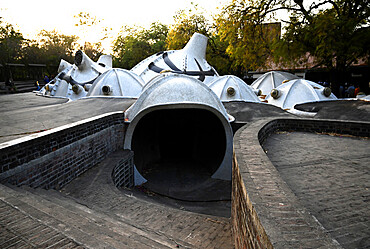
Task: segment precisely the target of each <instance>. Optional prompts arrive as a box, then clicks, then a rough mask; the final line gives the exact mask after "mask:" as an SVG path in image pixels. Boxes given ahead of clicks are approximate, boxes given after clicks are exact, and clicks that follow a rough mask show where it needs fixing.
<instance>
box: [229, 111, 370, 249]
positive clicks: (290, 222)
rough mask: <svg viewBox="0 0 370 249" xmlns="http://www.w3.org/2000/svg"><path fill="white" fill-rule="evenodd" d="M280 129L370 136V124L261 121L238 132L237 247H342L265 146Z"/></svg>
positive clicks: (235, 169) (234, 226)
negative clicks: (304, 202)
mask: <svg viewBox="0 0 370 249" xmlns="http://www.w3.org/2000/svg"><path fill="white" fill-rule="evenodd" d="M276 131H306V132H323V133H338V134H349V135H354V136H363V137H369V136H370V123H368V122H347V121H333V120H313V119H273V118H272V119H268V120H259V121H256V122H253V123H252V124H250V125H249V124H247V125H245V126H243V127H242V128H240V129H239V130H238V131H237V132H236V134H235V136H234V153H235V156H234V163H233V193H232V195H233V196H232V223H233V224H232V230H233V235H234V238H235V247H236V248H300V247H303V248H309V247H315V248H318V247H322V248H340V245H339V244H338V243H337V242H336V241H335V240H332V239H331V238H330V237H329V236H328V235H327V234H326V232H325V230H324V228H323V227H322V226H321V224H320V223H319V222H317V221H316V220H315V219H314V218H313V217H312V216H311V215H309V213H308V212H307V210H306V209H305V208H304V207H303V206H301V204H300V203H299V201H298V199H297V197H296V196H295V195H294V193H293V192H292V191H291V189H290V188H289V187H288V185H287V184H286V183H285V182H284V181H283V180H282V179H281V177H280V175H279V172H278V171H277V170H276V168H275V167H274V165H273V164H272V163H271V161H270V160H269V158H268V157H267V156H266V154H265V152H264V151H263V149H262V147H261V144H263V142H264V141H265V140H266V138H267V137H268V136H269V135H270V134H272V133H274V132H276Z"/></svg>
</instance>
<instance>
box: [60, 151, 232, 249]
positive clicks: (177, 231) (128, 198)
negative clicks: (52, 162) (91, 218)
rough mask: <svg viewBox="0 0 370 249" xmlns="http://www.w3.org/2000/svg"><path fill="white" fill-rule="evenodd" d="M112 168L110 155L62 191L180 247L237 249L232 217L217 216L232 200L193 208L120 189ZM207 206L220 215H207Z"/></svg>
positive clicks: (91, 206)
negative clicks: (114, 178)
mask: <svg viewBox="0 0 370 249" xmlns="http://www.w3.org/2000/svg"><path fill="white" fill-rule="evenodd" d="M110 167H111V163H110V162H109V157H108V159H106V160H104V161H103V162H102V163H100V164H98V165H97V166H96V167H94V168H92V169H90V170H89V171H88V172H86V173H84V174H83V175H82V176H81V177H78V178H76V179H75V180H73V181H72V182H71V183H70V184H68V185H67V186H66V187H65V188H64V189H62V193H63V194H65V195H67V196H69V197H72V198H75V199H76V200H77V201H78V202H79V203H81V204H83V205H86V206H87V207H89V208H91V209H93V210H97V211H99V212H104V213H106V214H108V215H109V216H111V217H114V218H115V219H118V220H120V221H122V222H124V223H126V224H128V225H131V226H135V227H137V228H139V229H142V230H148V231H153V232H155V233H158V234H160V235H161V236H165V237H168V238H169V239H170V240H173V241H174V242H176V244H177V245H178V246H179V247H178V248H202V249H203V248H225V249H229V248H234V245H233V239H232V235H231V225H230V218H227V217H220V216H218V215H219V214H222V215H223V216H225V212H224V211H225V209H227V213H228V214H230V210H231V207H230V202H219V203H218V204H217V202H210V203H207V202H204V203H202V202H197V203H194V204H193V205H194V206H195V207H194V206H193V207H191V206H192V205H191V202H187V204H186V202H177V203H173V202H171V203H168V201H167V203H165V202H166V201H165V200H164V199H163V198H160V197H159V196H158V197H156V196H147V195H145V194H143V193H140V192H138V191H137V190H133V191H132V190H118V189H117V188H116V187H114V185H113V183H112V179H111V172H112V170H111V169H110ZM149 195H150V193H149ZM168 204H170V205H168ZM197 206H198V207H197ZM197 209H198V210H197ZM205 209H208V211H210V212H212V211H213V212H214V213H216V214H217V215H206V214H204V213H206V210H205ZM189 210H191V211H197V212H190V211H189ZM200 212H202V213H203V214H202V213H200ZM208 213H209V212H208Z"/></svg>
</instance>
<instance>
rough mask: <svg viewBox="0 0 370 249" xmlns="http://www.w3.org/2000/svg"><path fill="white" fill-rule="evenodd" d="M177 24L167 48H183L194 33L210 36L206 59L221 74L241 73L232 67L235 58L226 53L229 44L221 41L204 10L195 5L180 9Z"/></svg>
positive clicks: (173, 28) (170, 33) (171, 30)
mask: <svg viewBox="0 0 370 249" xmlns="http://www.w3.org/2000/svg"><path fill="white" fill-rule="evenodd" d="M174 19H175V24H174V25H173V26H172V27H171V29H170V31H169V33H168V37H167V40H166V41H167V50H172V49H182V48H183V47H184V46H185V45H186V43H187V42H188V41H189V40H190V38H191V37H192V36H193V34H194V33H200V34H203V35H205V36H207V37H208V46H207V53H206V59H207V61H208V63H209V64H210V65H212V66H213V67H214V68H215V69H216V71H217V72H218V73H219V74H221V75H224V74H236V75H240V73H239V72H238V70H234V69H232V64H233V60H232V59H231V58H230V56H229V55H228V54H226V52H225V51H226V47H227V44H226V43H225V42H223V41H221V39H220V36H219V35H218V33H217V28H216V26H215V25H213V24H212V23H211V22H210V21H209V20H208V19H207V18H206V17H205V16H204V11H203V10H202V9H200V8H198V6H197V5H193V6H192V8H190V9H187V10H180V11H178V12H177V13H176V15H175V16H174Z"/></svg>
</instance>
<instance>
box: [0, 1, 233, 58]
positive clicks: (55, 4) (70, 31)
mask: <svg viewBox="0 0 370 249" xmlns="http://www.w3.org/2000/svg"><path fill="white" fill-rule="evenodd" d="M229 1H230V0H192V1H190V0H189V1H188V0H181V1H176V0H130V1H127V0H120V1H117V0H100V1H92V0H89V1H86V0H63V1H60V2H59V1H50V0H32V1H30V0H0V16H1V17H3V20H4V21H6V22H8V23H11V24H12V25H14V26H15V27H16V29H18V30H19V31H20V32H21V33H22V34H23V36H24V37H26V38H29V39H35V37H36V35H37V34H38V33H39V32H40V31H41V30H47V31H52V30H56V31H58V32H59V33H61V34H65V35H77V36H79V37H81V40H80V42H81V41H83V40H88V41H90V42H97V41H102V40H101V38H102V34H101V31H102V29H103V28H104V27H108V28H109V29H112V30H111V31H110V37H109V38H108V39H105V40H103V41H102V43H103V47H104V48H105V50H106V52H109V46H110V44H111V42H112V40H113V39H114V36H116V35H117V34H118V32H119V31H120V29H121V27H122V26H124V25H128V26H133V25H138V26H142V27H144V28H147V27H149V26H150V24H151V23H153V22H160V23H163V24H166V25H170V24H172V23H173V16H174V15H175V14H176V12H177V11H179V10H182V9H188V8H190V7H191V6H192V4H191V3H192V2H194V3H196V4H198V6H199V7H201V8H203V9H204V10H205V15H210V16H211V14H212V13H217V11H219V9H221V8H222V7H223V6H224V5H225V4H226V3H228V2H229ZM217 7H218V9H217ZM80 12H87V13H89V14H90V15H91V16H95V17H96V18H97V19H98V20H100V23H99V25H96V26H95V28H94V29H90V30H89V31H86V29H84V30H83V29H82V28H80V27H76V26H75V23H77V22H78V19H77V18H76V17H74V16H76V15H78V14H79V13H80Z"/></svg>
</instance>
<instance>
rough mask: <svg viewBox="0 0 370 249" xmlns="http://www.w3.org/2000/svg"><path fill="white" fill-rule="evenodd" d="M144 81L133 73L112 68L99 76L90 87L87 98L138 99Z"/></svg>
mask: <svg viewBox="0 0 370 249" xmlns="http://www.w3.org/2000/svg"><path fill="white" fill-rule="evenodd" d="M143 85H144V81H143V80H142V79H141V78H140V77H139V76H137V75H136V74H134V73H133V72H131V71H129V70H126V69H120V68H112V69H110V70H108V71H106V72H105V73H103V74H102V75H100V76H99V77H98V78H97V79H96V80H95V81H94V84H93V85H92V86H91V88H90V90H89V92H88V94H87V97H92V96H115V97H117V96H122V97H127V98H137V97H139V95H140V93H141V91H142V88H143Z"/></svg>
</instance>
